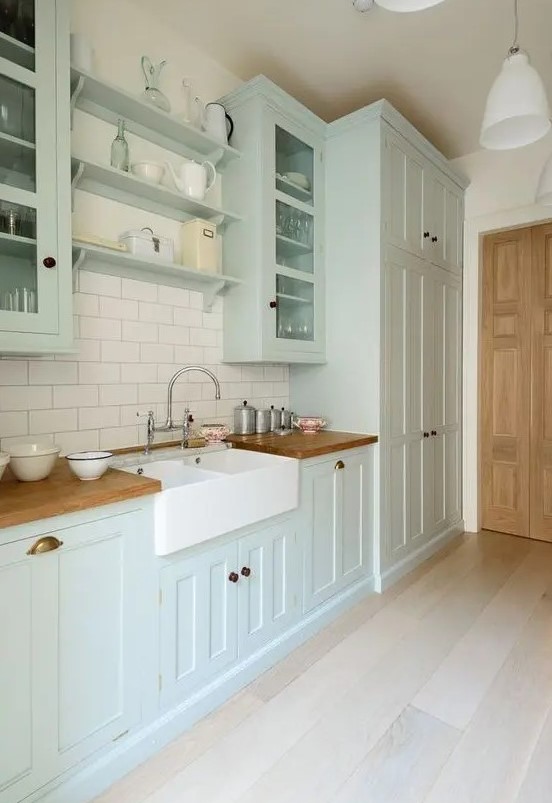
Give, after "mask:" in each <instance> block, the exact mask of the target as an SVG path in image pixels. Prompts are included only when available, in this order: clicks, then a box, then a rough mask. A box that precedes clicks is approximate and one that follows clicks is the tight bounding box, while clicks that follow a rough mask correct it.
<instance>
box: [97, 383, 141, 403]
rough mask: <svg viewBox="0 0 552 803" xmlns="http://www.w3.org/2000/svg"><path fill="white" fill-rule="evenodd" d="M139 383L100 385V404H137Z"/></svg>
mask: <svg viewBox="0 0 552 803" xmlns="http://www.w3.org/2000/svg"><path fill="white" fill-rule="evenodd" d="M137 403H138V385H132V384H131V385H100V405H102V406H104V405H105V406H109V405H111V404H115V405H120V404H137Z"/></svg>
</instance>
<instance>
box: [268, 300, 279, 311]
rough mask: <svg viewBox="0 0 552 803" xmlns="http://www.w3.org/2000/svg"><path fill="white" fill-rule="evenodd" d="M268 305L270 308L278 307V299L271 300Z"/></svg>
mask: <svg viewBox="0 0 552 803" xmlns="http://www.w3.org/2000/svg"><path fill="white" fill-rule="evenodd" d="M268 306H269V307H270V309H276V307H277V306H278V302H277V301H271V302H270V304H269V305H268Z"/></svg>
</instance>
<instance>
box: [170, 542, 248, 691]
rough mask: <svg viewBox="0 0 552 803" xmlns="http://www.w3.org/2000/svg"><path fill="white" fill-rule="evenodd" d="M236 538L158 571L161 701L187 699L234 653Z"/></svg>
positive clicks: (232, 659)
mask: <svg viewBox="0 0 552 803" xmlns="http://www.w3.org/2000/svg"><path fill="white" fill-rule="evenodd" d="M237 563H238V548H237V544H236V542H235V541H233V542H231V543H229V544H226V545H223V546H219V547H216V548H215V549H208V550H207V551H205V552H203V553H202V554H198V555H196V556H194V557H186V558H184V559H180V560H179V559H178V558H175V559H174V560H173V561H172V562H171V563H170V564H169V565H167V566H165V567H164V568H162V569H161V579H160V607H161V619H160V621H161V625H160V628H161V633H160V638H161V655H160V676H159V687H160V701H161V705H162V706H163V707H165V706H170V705H174V704H176V703H178V702H180V701H181V700H183V699H185V698H186V697H187V696H188V695H189V694H190V693H191V692H193V691H194V690H195V689H197V688H198V687H199V686H202V685H205V684H207V683H208V682H209V681H210V680H213V679H214V678H215V677H217V675H222V674H223V672H224V670H225V669H227V668H228V667H229V666H231V665H232V664H233V663H234V662H235V661H236V659H237V657H238V634H237V614H238V596H237V595H238V580H237V579H236V580H235V582H232V579H231V578H232V577H235V578H238V577H239V575H238V574H237Z"/></svg>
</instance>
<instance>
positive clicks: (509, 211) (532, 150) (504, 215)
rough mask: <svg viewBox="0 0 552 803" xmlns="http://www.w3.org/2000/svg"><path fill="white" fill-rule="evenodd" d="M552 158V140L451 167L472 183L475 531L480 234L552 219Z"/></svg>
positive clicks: (469, 468) (469, 443) (470, 442)
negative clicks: (542, 188) (543, 195)
mask: <svg viewBox="0 0 552 803" xmlns="http://www.w3.org/2000/svg"><path fill="white" fill-rule="evenodd" d="M550 154H552V135H550V136H548V137H546V138H545V139H543V140H542V141H540V142H537V143H535V144H534V145H530V146H528V147H527V148H520V149H518V150H515V151H505V152H492V151H479V152H477V153H474V154H471V155H469V156H465V157H462V158H460V159H455V160H454V161H453V162H452V165H453V167H455V168H456V169H457V170H458V171H459V172H461V173H464V174H465V175H466V176H467V177H468V178H469V179H470V181H471V184H470V187H469V188H468V190H467V193H466V225H465V232H464V399H463V402H464V441H463V443H464V471H463V489H464V493H463V496H464V500H463V501H464V520H465V522H466V529H467V530H468V531H470V532H471V531H474V532H475V531H477V530H478V529H479V526H480V519H479V460H478V425H479V424H478V420H479V400H478V388H479V296H480V274H479V260H480V241H481V236H482V234H484V233H486V232H490V231H496V230H498V229H505V228H511V227H512V228H513V227H516V226H525V225H528V224H531V223H533V222H542V221H544V220H548V219H550V218H552V208H548V209H547V208H545V207H541V206H537V205H536V204H535V203H534V197H535V190H536V186H537V181H538V177H539V173H540V170H541V168H542V165H543V164H544V162H545V160H546V159H547V158H548V157H549V156H550Z"/></svg>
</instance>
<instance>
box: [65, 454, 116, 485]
mask: <svg viewBox="0 0 552 803" xmlns="http://www.w3.org/2000/svg"><path fill="white" fill-rule="evenodd" d="M112 457H113V455H112V453H111V452H73V454H68V455H67V456H66V458H65V459H66V460H67V462H68V463H69V468H70V469H71V471H72V472H73V474H75V475H76V476H77V477H78V478H79V480H99V479H100V477H101V476H102V475H103V474H105V472H106V471H107V469H108V468H109V466H110V464H111V458H112Z"/></svg>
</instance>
